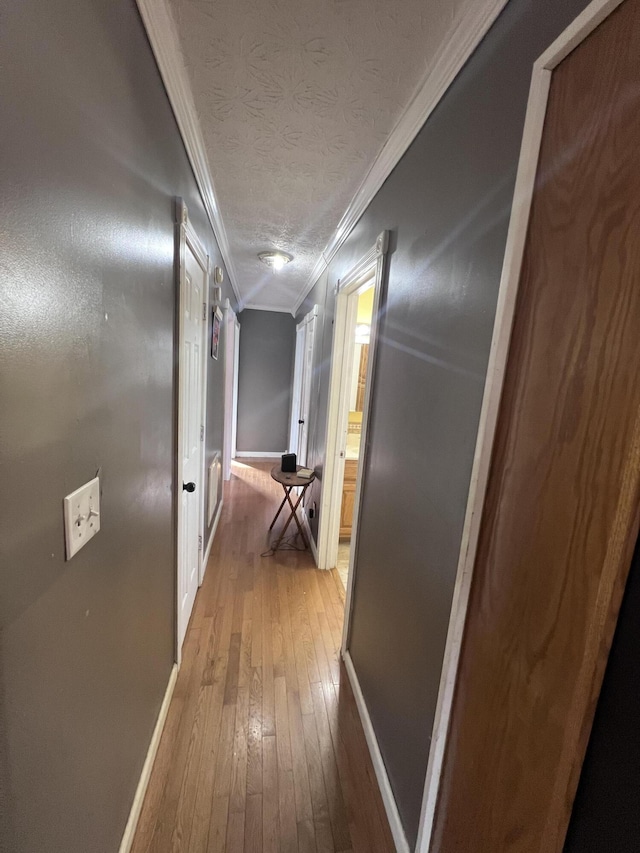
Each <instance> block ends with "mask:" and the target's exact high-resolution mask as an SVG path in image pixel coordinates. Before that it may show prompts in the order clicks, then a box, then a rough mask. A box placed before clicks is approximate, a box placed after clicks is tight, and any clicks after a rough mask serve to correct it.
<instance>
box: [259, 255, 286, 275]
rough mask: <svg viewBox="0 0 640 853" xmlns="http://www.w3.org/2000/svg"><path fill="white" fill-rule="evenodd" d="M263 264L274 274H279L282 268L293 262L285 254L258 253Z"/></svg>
mask: <svg viewBox="0 0 640 853" xmlns="http://www.w3.org/2000/svg"><path fill="white" fill-rule="evenodd" d="M258 257H259V258H260V260H261V261H262V263H263V264H266V265H267V266H268V267H271V269H272V270H273V271H274V272H280V270H281V269H282V267H284V266H285V265H286V264H288V263H289V262H290V261H292V260H293V258H292V256H291V255H288V254H287V253H286V252H260V254H259V255H258Z"/></svg>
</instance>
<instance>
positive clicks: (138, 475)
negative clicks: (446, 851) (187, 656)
mask: <svg viewBox="0 0 640 853" xmlns="http://www.w3.org/2000/svg"><path fill="white" fill-rule="evenodd" d="M0 56H2V74H1V75H0V124H1V126H2V133H0V229H1V237H0V270H1V273H0V353H1V362H2V369H1V379H0V458H1V471H0V478H1V482H2V489H1V491H0V549H1V551H0V606H1V615H0V626H1V627H0V815H1V817H0V849H1V850H7V851H11V853H34V851H46V853H87V851H92V853H101V851H104V853H113V851H115V850H117V849H118V845H119V843H120V839H121V836H122V832H123V830H124V826H125V822H126V819H127V816H128V813H129V808H130V806H131V802H132V799H133V795H134V792H135V788H136V785H137V782H138V778H139V775H140V771H141V768H142V764H143V761H144V758H145V755H146V751H147V747H148V744H149V741H150V738H151V733H152V730H153V727H154V724H155V721H156V717H157V714H158V710H159V708H160V703H161V700H162V697H163V694H164V691H165V688H166V685H167V680H168V678H169V673H170V670H171V666H172V663H173V659H174V619H175V604H174V584H175V566H174V534H173V528H174V521H173V518H174V516H173V504H172V490H173V485H174V473H173V459H174V458H175V428H174V419H175V418H174V415H175V411H174V405H175V400H176V387H175V363H176V351H175V345H174V328H175V300H176V292H175V281H174V226H173V220H174V212H173V197H174V196H182V197H184V198H185V200H186V202H187V205H188V206H189V210H190V213H191V217H192V221H193V224H194V226H195V228H196V230H197V231H198V233H199V235H200V237H201V239H202V240H203V241H204V242H205V244H206V246H207V250H208V251H209V252H210V253H211V255H212V260H213V262H214V263H217V264H220V258H219V254H218V250H217V247H216V245H215V241H214V239H213V235H212V233H211V230H210V228H209V225H208V223H207V220H206V217H205V214H204V210H203V207H202V204H201V201H200V199H199V196H198V193H197V191H196V187H195V183H194V180H193V177H192V174H191V171H190V168H189V165H188V162H187V159H186V155H185V152H184V149H183V146H182V143H181V140H180V137H179V135H178V131H177V128H176V125H175V122H174V119H173V116H172V113H171V110H170V108H169V104H168V101H167V98H166V96H165V93H164V90H163V87H162V84H161V81H160V77H159V74H158V71H157V69H156V66H155V63H154V60H153V56H152V53H151V50H150V48H149V45H148V42H147V39H146V36H145V33H144V30H143V27H142V25H141V23H140V20H139V18H138V15H137V11H136V8H135V4H134V2H133V0H82V2H80V0H50V2H47V3H41V2H39V0H22V2H20V3H18V2H13V3H7V4H4V5H3V9H2V13H1V24H0ZM227 293H228V292H227ZM227 293H225V295H227ZM222 393H223V389H222V383H221V363H220V364H218V365H215V366H214V372H212V374H211V376H210V382H209V412H210V418H209V423H210V425H211V426H212V430H211V433H210V434H209V435H208V436H207V451H208V453H211V452H213V450H214V449H216V448H219V447H220V446H221V443H222V434H221V420H220V417H219V412H220V411H221V408H222V399H223V397H222ZM98 469H100V470H101V474H102V489H103V493H102V530H101V532H100V533H99V534H98V536H96V537H95V538H94V539H93V540H92V541H91V542H90V543H89V544H88V545H87V546H86V547H85V548H84V549H83V550H82V551H80V553H79V554H78V555H77V556H76V557H74V559H73V560H72V561H70V562H65V560H64V541H63V526H62V499H63V497H64V496H65V495H66V494H68V493H69V492H71V491H72V490H73V489H75V488H76V487H78V486H79V485H81V484H82V483H84V482H86V481H87V480H89V479H90V478H91V477H93V476H94V475H95V473H96V471H97V470H98Z"/></svg>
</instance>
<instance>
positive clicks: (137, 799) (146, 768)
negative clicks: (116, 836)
mask: <svg viewBox="0 0 640 853" xmlns="http://www.w3.org/2000/svg"><path fill="white" fill-rule="evenodd" d="M177 677H178V664H176V663H174V665H173V669H172V670H171V675H170V676H169V683H168V684H167V689H166V690H165V694H164V699H163V700H162V705H161V706H160V713H159V714H158V719H157V720H156V725H155V728H154V730H153V734H152V736H151V743H150V744H149V749H148V750H147V757H146V758H145V760H144V764H143V766H142V773H141V774H140V780H139V781H138V787H137V788H136V793H135V796H134V798H133V803H132V805H131V811H130V812H129V820H128V821H127V825H126V826H125V828H124V835H123V836H122V841H121V842H120V850H119V853H129V851H130V850H131V845H132V844H133V838H134V836H135V834H136V829H137V826H138V820H139V819H140V812H141V811H142V803H143V802H144V795H145V794H146V793H147V786H148V785H149V779H150V778H151V771H152V769H153V762H154V761H155V758H156V753H157V752H158V747H159V746H160V737H161V735H162V729H163V728H164V723H165V720H166V719H167V714H168V712H169V705H170V703H171V697H172V696H173V688H174V687H175V686H176V678H177Z"/></svg>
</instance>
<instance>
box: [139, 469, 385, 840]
mask: <svg viewBox="0 0 640 853" xmlns="http://www.w3.org/2000/svg"><path fill="white" fill-rule="evenodd" d="M271 464H272V463H271V462H269V463H264V462H260V463H253V462H252V463H247V464H240V463H238V464H234V467H233V474H232V479H231V482H230V483H229V484H225V489H226V491H225V506H224V509H223V512H222V517H221V520H220V527H219V529H218V533H217V535H216V541H215V543H214V546H213V549H212V553H211V557H210V559H209V565H208V569H207V573H206V576H205V581H204V583H203V585H202V587H201V589H200V591H199V593H198V597H197V599H196V604H195V608H194V612H193V616H192V619H191V623H190V626H189V629H188V631H187V635H186V638H185V643H184V649H183V662H182V666H181V669H180V673H179V675H178V681H177V684H176V688H175V692H174V696H173V699H172V702H171V706H170V709H169V714H168V717H167V721H166V724H165V729H164V732H163V735H162V740H161V742H160V748H159V751H158V755H157V757H156V761H155V765H154V768H153V772H152V776H151V781H150V784H149V787H148V790H147V795H146V798H145V801H144V805H143V808H142V813H141V816H140V821H139V823H138V829H137V833H136V837H135V840H134V843H133V848H132V853H165V851H167V853H169V851H171V853H178V852H179V851H185V853H186V851H188V853H207V852H208V851H210V853H213V851H226V853H245V852H246V853H249V851H251V853H257V851H265V853H280V851H282V853H289V851H291V853H297V851H300V853H307V851H317V853H347V851H353V853H358V852H359V851H362V852H363V853H364V851H366V853H387V851H393V850H394V849H395V847H394V845H393V841H392V837H391V833H390V830H389V826H388V823H387V819H386V815H385V811H384V806H383V804H382V800H381V798H380V793H379V790H378V787H377V783H376V779H375V773H374V770H373V767H372V765H371V760H370V757H369V752H368V749H367V745H366V741H365V738H364V733H363V731H362V726H361V723H360V718H359V716H358V712H357V709H356V705H355V702H354V698H353V694H352V692H351V688H350V685H349V682H348V679H347V675H346V672H345V670H344V667H343V666H342V664H341V662H340V658H339V648H340V642H341V635H342V619H343V609H344V589H343V587H342V584H341V581H340V578H339V577H338V575H337V573H336V572H335V570H334V571H332V572H320V571H318V570H317V569H315V567H314V564H313V560H312V558H311V556H310V555H309V554H308V553H307V552H297V551H279V552H278V553H277V555H276V556H272V557H262V556H260V555H261V554H262V552H264V551H265V550H266V548H267V538H266V531H267V528H268V526H269V522H270V520H271V518H272V516H273V514H274V513H275V510H276V508H277V506H278V502H279V500H280V497H281V490H280V487H279V486H278V485H277V484H276V483H274V482H273V481H272V480H271V478H270V477H269V473H268V472H269V470H270V467H271Z"/></svg>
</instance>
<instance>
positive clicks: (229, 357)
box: [224, 299, 238, 480]
mask: <svg viewBox="0 0 640 853" xmlns="http://www.w3.org/2000/svg"><path fill="white" fill-rule="evenodd" d="M237 326H238V320H237V317H236V314H235V311H234V310H233V308H232V307H231V304H230V302H229V300H228V299H227V305H226V308H225V341H224V360H225V364H224V479H225V480H230V479H231V459H232V458H233V456H234V454H235V445H234V438H233V435H234V429H233V420H234V396H235V386H236V336H237Z"/></svg>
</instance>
